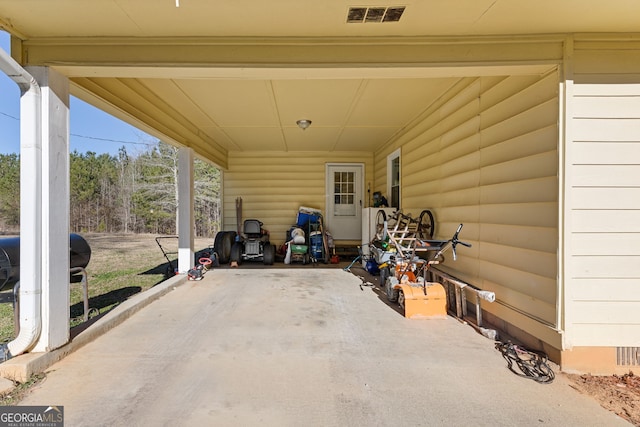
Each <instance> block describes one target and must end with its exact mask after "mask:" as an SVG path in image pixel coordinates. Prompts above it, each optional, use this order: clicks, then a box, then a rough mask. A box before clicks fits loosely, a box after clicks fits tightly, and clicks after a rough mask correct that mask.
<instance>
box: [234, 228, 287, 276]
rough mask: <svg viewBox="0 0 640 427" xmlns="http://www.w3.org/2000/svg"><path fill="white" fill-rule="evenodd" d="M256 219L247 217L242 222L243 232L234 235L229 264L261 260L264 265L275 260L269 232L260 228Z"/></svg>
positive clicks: (270, 263) (274, 251)
mask: <svg viewBox="0 0 640 427" xmlns="http://www.w3.org/2000/svg"><path fill="white" fill-rule="evenodd" d="M262 225H263V224H262V222H260V221H258V220H257V219H247V220H245V221H244V224H243V230H242V231H243V232H242V234H239V235H238V236H237V237H236V242H235V243H234V244H233V246H231V254H230V257H229V260H230V261H231V265H236V266H239V265H240V264H241V263H242V261H262V262H263V264H264V265H272V264H273V262H274V261H275V256H276V247H275V246H274V245H272V244H271V243H270V242H269V232H268V231H267V230H265V229H263V228H262Z"/></svg>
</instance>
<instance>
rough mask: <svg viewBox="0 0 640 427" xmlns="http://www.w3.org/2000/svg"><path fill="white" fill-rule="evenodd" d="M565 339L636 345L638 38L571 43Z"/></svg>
mask: <svg viewBox="0 0 640 427" xmlns="http://www.w3.org/2000/svg"><path fill="white" fill-rule="evenodd" d="M573 58H574V84H573V87H572V94H573V96H572V97H571V98H570V99H569V100H568V101H567V103H568V105H569V107H570V110H569V111H570V116H569V118H568V120H569V121H570V129H571V134H570V135H571V140H569V141H567V144H570V146H569V149H568V153H570V155H569V156H568V158H567V169H568V174H570V176H571V179H570V181H569V187H568V188H567V193H568V198H567V200H568V205H567V212H568V215H567V223H568V229H569V234H568V240H569V241H568V244H567V248H568V251H567V256H566V264H567V271H566V279H565V280H566V287H567V319H566V323H567V326H566V329H567V337H568V343H569V345H572V346H638V345H640V61H639V60H638V58H640V42H638V41H635V42H633V41H625V42H624V43H617V42H615V41H606V40H577V41H576V42H575V44H574V54H573Z"/></svg>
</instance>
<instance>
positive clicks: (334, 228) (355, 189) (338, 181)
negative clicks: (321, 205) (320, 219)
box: [325, 163, 364, 241]
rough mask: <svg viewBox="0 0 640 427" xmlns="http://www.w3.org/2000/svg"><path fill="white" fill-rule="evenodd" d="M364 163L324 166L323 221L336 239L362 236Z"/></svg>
mask: <svg viewBox="0 0 640 427" xmlns="http://www.w3.org/2000/svg"><path fill="white" fill-rule="evenodd" d="M363 175H364V165H362V164H355V165H354V164H339V163H333V164H328V165H327V190H326V194H327V209H326V211H325V222H326V224H327V229H328V231H329V232H330V233H331V235H332V236H333V238H334V239H335V240H358V241H359V240H360V239H361V238H362V206H363V205H362V189H363V187H364V184H363Z"/></svg>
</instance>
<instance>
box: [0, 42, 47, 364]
mask: <svg viewBox="0 0 640 427" xmlns="http://www.w3.org/2000/svg"><path fill="white" fill-rule="evenodd" d="M0 70H1V71H2V72H4V73H5V74H6V75H7V76H8V77H9V78H10V79H11V80H13V81H14V82H15V83H16V84H17V85H18V87H19V88H20V194H21V195H22V196H21V198H24V197H34V198H35V200H36V203H35V204H36V206H31V207H29V209H26V206H25V205H26V204H25V203H22V202H21V205H20V207H21V209H20V226H21V230H20V236H21V244H20V259H21V260H22V262H21V263H20V304H21V307H20V333H19V334H18V336H17V337H16V338H15V339H14V340H13V341H11V342H9V343H7V344H2V345H1V346H0V361H5V360H8V359H10V358H11V357H13V356H17V355H19V354H22V353H24V352H26V351H27V350H29V349H30V348H32V347H33V346H34V345H35V343H36V341H37V339H38V337H39V336H40V332H41V329H42V313H41V311H42V307H41V305H42V301H41V299H42V268H41V267H42V206H41V199H42V135H41V131H40V129H41V115H42V113H41V111H42V110H41V92H40V86H39V85H38V83H37V82H36V80H35V79H34V78H33V76H31V74H29V73H28V72H27V71H26V70H25V69H24V68H22V67H21V66H20V64H18V63H17V62H16V61H15V60H14V59H13V58H12V57H11V56H10V55H9V54H7V53H6V52H5V51H4V50H3V49H0ZM25 261H28V262H29V264H27V262H25Z"/></svg>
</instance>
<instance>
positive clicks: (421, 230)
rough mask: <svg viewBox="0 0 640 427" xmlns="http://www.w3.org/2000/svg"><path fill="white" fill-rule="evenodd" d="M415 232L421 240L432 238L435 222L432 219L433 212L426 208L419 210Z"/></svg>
mask: <svg viewBox="0 0 640 427" xmlns="http://www.w3.org/2000/svg"><path fill="white" fill-rule="evenodd" d="M417 234H418V238H419V239H422V240H430V239H433V236H434V235H435V222H434V220H433V214H432V213H431V211H430V210H428V209H425V210H423V211H422V212H420V217H419V219H418V230H417Z"/></svg>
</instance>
